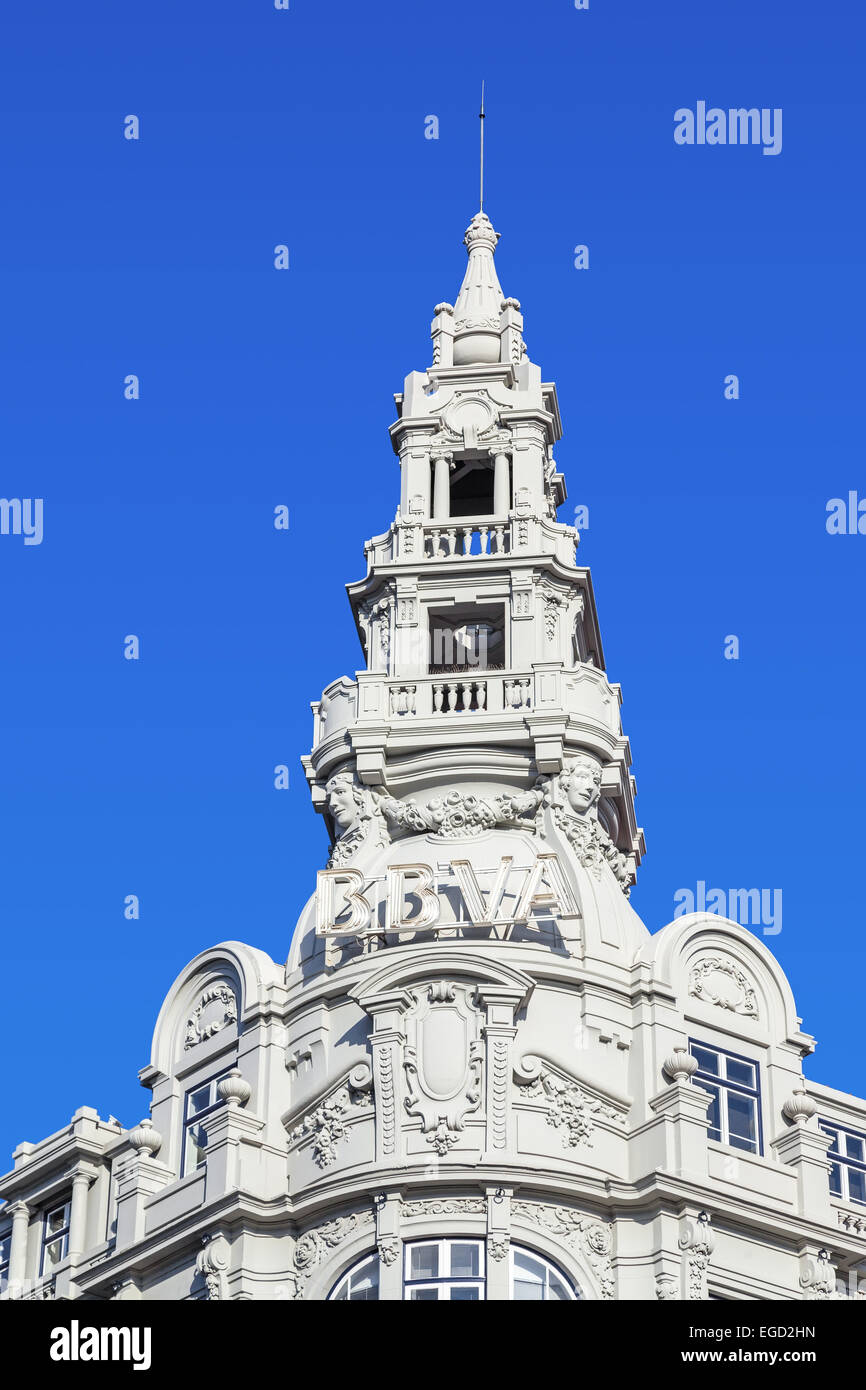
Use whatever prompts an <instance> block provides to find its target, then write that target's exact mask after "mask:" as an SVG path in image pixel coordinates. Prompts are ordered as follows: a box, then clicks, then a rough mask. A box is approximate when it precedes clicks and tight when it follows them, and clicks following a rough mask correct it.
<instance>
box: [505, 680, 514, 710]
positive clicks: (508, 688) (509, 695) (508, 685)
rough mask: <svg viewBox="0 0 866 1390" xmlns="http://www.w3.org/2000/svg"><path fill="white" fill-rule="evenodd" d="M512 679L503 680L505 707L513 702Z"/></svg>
mask: <svg viewBox="0 0 866 1390" xmlns="http://www.w3.org/2000/svg"><path fill="white" fill-rule="evenodd" d="M513 697H514V681H506V682H505V706H506V709H507V708H508V706H509V705H511V704H513V702H514V698H513Z"/></svg>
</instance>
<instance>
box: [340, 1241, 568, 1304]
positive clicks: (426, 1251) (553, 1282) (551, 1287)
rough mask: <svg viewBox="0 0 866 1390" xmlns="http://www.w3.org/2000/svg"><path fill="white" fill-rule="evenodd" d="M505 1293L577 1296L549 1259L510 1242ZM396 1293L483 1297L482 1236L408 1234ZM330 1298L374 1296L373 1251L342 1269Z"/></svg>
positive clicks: (554, 1298)
mask: <svg viewBox="0 0 866 1390" xmlns="http://www.w3.org/2000/svg"><path fill="white" fill-rule="evenodd" d="M509 1275H510V1278H509V1297H510V1298H511V1299H513V1300H514V1301H516V1302H524V1303H525V1302H538V1303H541V1302H548V1303H569V1302H574V1301H575V1300H576V1299H579V1298H580V1293H579V1291H578V1290H577V1289H575V1287H574V1285H573V1284H572V1282H571V1280H570V1279H568V1277H567V1276H566V1275H565V1274H563V1272H562V1270H561V1269H558V1268H557V1267H556V1265H554V1264H552V1263H551V1261H550V1260H547V1259H545V1258H544V1257H543V1256H541V1255H538V1254H536V1252H535V1251H534V1250H525V1249H523V1247H522V1246H519V1245H512V1246H511V1250H510V1252H509ZM402 1290H403V1292H402V1297H403V1299H404V1300H405V1301H408V1302H413V1303H419V1302H423V1303H442V1302H447V1303H455V1302H470V1303H478V1302H483V1301H484V1300H485V1299H486V1297H487V1251H486V1248H485V1243H484V1241H483V1240H471V1239H452V1240H413V1241H407V1242H406V1243H405V1244H404V1247H403V1281H402ZM329 1297H330V1299H332V1300H347V1301H349V1302H362V1301H366V1300H377V1299H378V1298H379V1256H378V1255H376V1254H373V1255H365V1256H364V1257H363V1259H361V1260H359V1261H358V1263H357V1264H356V1265H353V1267H352V1268H351V1269H350V1270H348V1271H347V1273H345V1274H344V1275H343V1276H342V1278H341V1279H340V1280H339V1282H338V1283H337V1285H336V1286H335V1288H334V1289H333V1290H332V1292H331V1294H330V1296H329Z"/></svg>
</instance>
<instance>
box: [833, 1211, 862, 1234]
mask: <svg viewBox="0 0 866 1390" xmlns="http://www.w3.org/2000/svg"><path fill="white" fill-rule="evenodd" d="M836 1220H837V1221H838V1223H839V1225H840V1226H841V1227H842V1229H843V1230H845V1231H848V1232H849V1234H852V1235H856V1236H866V1214H864V1215H863V1216H858V1215H857V1214H856V1213H855V1212H853V1211H839V1209H838V1207H837V1209H836Z"/></svg>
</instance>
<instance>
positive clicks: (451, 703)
mask: <svg viewBox="0 0 866 1390" xmlns="http://www.w3.org/2000/svg"><path fill="white" fill-rule="evenodd" d="M446 688H447V690H448V713H449V714H453V713H454V711H455V710H456V708H457V686H456V685H449V686H447V687H446Z"/></svg>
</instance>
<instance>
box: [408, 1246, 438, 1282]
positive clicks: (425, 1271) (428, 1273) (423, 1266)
mask: <svg viewBox="0 0 866 1390" xmlns="http://www.w3.org/2000/svg"><path fill="white" fill-rule="evenodd" d="M409 1278H410V1279H438V1278H439V1246H438V1245H413V1246H412V1249H411V1251H410V1252H409Z"/></svg>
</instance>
